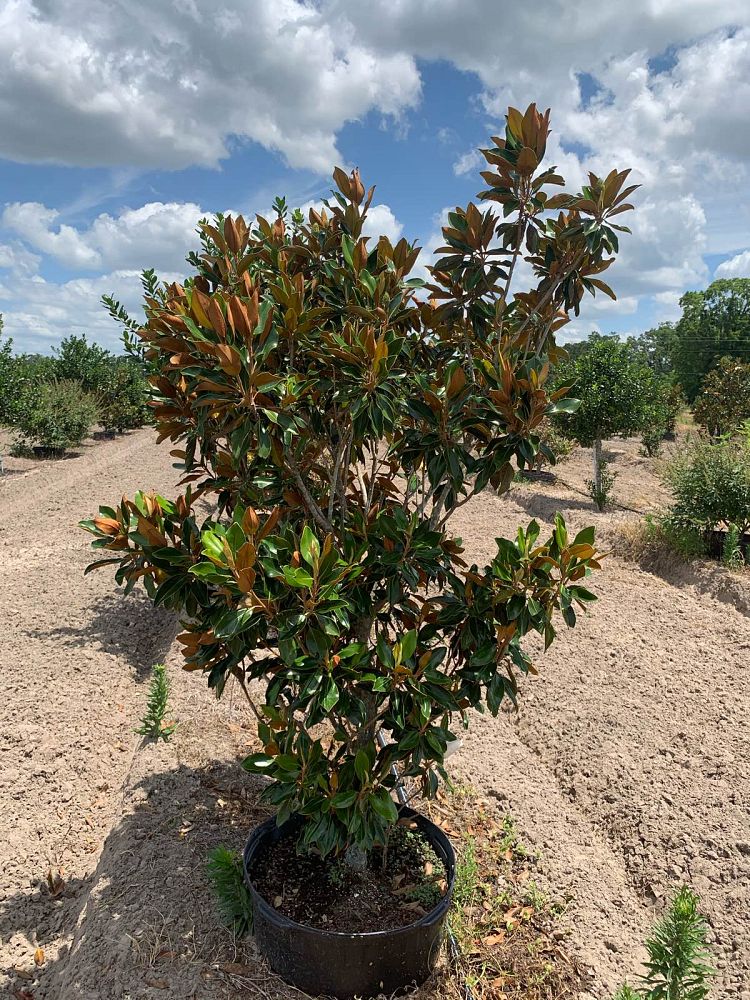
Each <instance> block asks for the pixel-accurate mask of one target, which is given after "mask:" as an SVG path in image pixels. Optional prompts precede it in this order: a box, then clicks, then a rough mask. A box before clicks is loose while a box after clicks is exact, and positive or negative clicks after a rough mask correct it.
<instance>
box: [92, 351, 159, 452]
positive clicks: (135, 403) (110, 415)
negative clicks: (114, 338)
mask: <svg viewBox="0 0 750 1000" xmlns="http://www.w3.org/2000/svg"><path fill="white" fill-rule="evenodd" d="M148 393H149V384H148V382H147V381H146V377H145V375H144V374H143V368H142V367H141V365H140V364H138V362H136V361H130V360H125V359H113V361H112V363H111V364H110V366H109V370H108V373H107V383H106V388H105V389H104V390H103V391H100V392H99V394H98V395H97V400H98V403H99V422H100V423H101V425H102V428H103V429H104V430H105V431H107V432H108V433H113V432H118V433H120V434H122V433H123V431H129V430H133V429H135V428H136V427H143V425H144V424H146V423H148V422H149V418H150V410H149V407H148Z"/></svg>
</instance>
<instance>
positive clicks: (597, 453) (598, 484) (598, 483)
mask: <svg viewBox="0 0 750 1000" xmlns="http://www.w3.org/2000/svg"><path fill="white" fill-rule="evenodd" d="M594 489H595V490H596V494H597V496H601V492H602V439H601V438H597V439H596V441H594Z"/></svg>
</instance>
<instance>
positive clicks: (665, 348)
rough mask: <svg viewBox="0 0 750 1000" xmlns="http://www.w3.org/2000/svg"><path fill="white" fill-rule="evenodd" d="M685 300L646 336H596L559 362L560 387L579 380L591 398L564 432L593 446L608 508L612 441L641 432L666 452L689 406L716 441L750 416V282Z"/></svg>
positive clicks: (599, 491) (598, 485) (594, 486)
mask: <svg viewBox="0 0 750 1000" xmlns="http://www.w3.org/2000/svg"><path fill="white" fill-rule="evenodd" d="M681 304H682V308H683V315H682V317H681V319H680V320H679V321H678V322H676V323H662V324H661V325H660V326H658V327H656V328H654V329H652V330H649V331H647V332H646V333H645V334H643V335H641V336H638V337H630V338H628V340H627V341H621V340H620V339H619V338H618V337H617V336H616V335H610V336H602V335H600V334H596V333H595V334H592V335H591V336H590V337H589V339H588V340H586V341H583V342H581V343H578V344H571V345H568V347H567V351H568V355H569V357H568V360H567V361H566V362H564V363H563V364H562V365H561V366H560V367H559V368H558V371H557V374H556V380H557V382H558V384H560V385H572V386H574V387H575V394H576V395H577V396H579V397H580V399H581V401H582V402H581V406H580V408H579V409H578V410H577V412H576V413H574V414H570V415H565V416H564V417H561V418H558V420H557V424H558V427H557V431H558V433H561V434H562V435H564V436H567V437H568V438H571V439H573V440H575V441H577V442H578V443H579V444H582V445H584V446H587V447H592V448H593V463H594V478H593V480H592V482H591V493H592V496H593V498H594V499H595V500H596V502H597V503H598V504H599V506H600V507H601V506H603V504H604V502H605V501H606V499H607V494H608V492H609V485H610V482H611V480H610V477H608V474H607V470H606V467H605V465H604V464H603V462H602V458H601V441H602V439H604V438H608V437H616V436H620V437H632V436H635V435H640V436H641V439H642V441H643V446H644V449H645V452H646V453H647V454H648V455H656V454H658V452H659V450H660V447H661V443H662V441H663V440H664V439H665V437H669V436H670V435H671V434H672V433H673V431H674V427H675V422H676V419H677V416H678V414H679V412H680V410H681V409H682V407H684V406H686V405H688V404H689V405H690V406H691V408H692V411H693V416H694V419H695V422H696V424H698V426H699V427H701V428H703V430H704V431H705V432H706V434H707V435H708V436H709V437H710V438H711V439H719V438H726V437H729V438H732V437H734V436H735V435H737V433H738V431H739V430H740V428H741V427H742V425H743V423H744V421H746V420H748V419H750V279H746V278H735V279H732V280H721V281H715V282H714V283H713V284H712V285H710V286H709V288H707V289H706V290H705V291H703V292H688V293H687V294H686V295H684V296H683V298H682V300H681ZM729 447H730V448H731V447H734V446H733V445H730V446H729ZM737 447H739V445H737Z"/></svg>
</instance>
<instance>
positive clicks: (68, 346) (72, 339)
mask: <svg viewBox="0 0 750 1000" xmlns="http://www.w3.org/2000/svg"><path fill="white" fill-rule="evenodd" d="M114 362H115V358H114V357H113V356H112V355H111V354H110V352H109V351H107V350H105V349H104V348H103V347H99V345H98V344H89V343H88V341H87V340H86V335H85V334H81V335H80V336H77V335H76V334H71V335H70V336H69V337H64V338H63V339H62V341H61V342H60V346H59V347H58V348H56V349H55V374H56V376H57V378H58V379H61V380H65V381H74V382H80V383H81V387H82V389H83V391H84V392H90V393H93V394H96V393H99V392H105V391H107V389H108V388H109V385H110V380H111V368H112V365H113V363H114Z"/></svg>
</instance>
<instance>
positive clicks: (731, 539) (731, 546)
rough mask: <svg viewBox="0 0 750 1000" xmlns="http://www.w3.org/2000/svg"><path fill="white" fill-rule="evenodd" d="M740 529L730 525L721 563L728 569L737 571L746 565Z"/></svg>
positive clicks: (722, 549) (722, 548)
mask: <svg viewBox="0 0 750 1000" xmlns="http://www.w3.org/2000/svg"><path fill="white" fill-rule="evenodd" d="M741 537H742V536H741V534H740V529H739V528H738V527H737V525H736V524H730V525H729V528H728V529H727V533H726V536H725V538H724V544H723V545H722V547H721V561H722V562H723V563H724V565H725V566H726V567H727V569H737V568H739V567H740V566H744V565H745V557H744V555H743V554H742V548H741V546H740V539H741Z"/></svg>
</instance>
